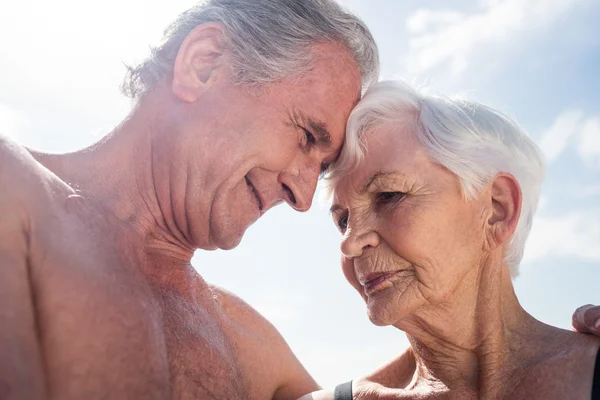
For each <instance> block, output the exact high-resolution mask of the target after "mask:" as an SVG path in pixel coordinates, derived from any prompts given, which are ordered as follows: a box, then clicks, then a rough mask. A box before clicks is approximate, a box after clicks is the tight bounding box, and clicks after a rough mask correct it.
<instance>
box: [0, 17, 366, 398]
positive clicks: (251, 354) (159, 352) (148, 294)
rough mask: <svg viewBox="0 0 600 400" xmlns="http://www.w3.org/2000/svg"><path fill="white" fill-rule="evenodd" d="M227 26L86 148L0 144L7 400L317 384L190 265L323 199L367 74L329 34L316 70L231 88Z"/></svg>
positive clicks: (201, 41) (217, 393) (213, 30)
mask: <svg viewBox="0 0 600 400" xmlns="http://www.w3.org/2000/svg"><path fill="white" fill-rule="evenodd" d="M220 29H221V28H220V26H218V25H217V24H204V25H200V26H199V27H198V28H196V29H195V30H194V31H193V32H192V33H191V34H190V35H189V36H188V37H187V38H186V40H185V41H184V43H183V44H182V47H181V49H180V52H179V54H178V56H177V59H176V62H175V67H174V72H173V76H172V77H170V78H169V79H165V80H164V81H162V82H160V84H159V85H158V86H157V87H156V88H155V89H154V90H152V91H151V92H150V93H148V94H147V95H145V96H144V97H143V98H142V99H141V100H140V102H139V103H138V104H137V105H136V107H135V108H134V110H133V111H132V112H131V114H130V115H129V116H128V118H127V119H126V120H124V121H123V122H122V123H121V124H120V125H119V126H118V127H117V128H116V129H115V130H114V131H113V132H112V133H111V134H110V135H108V136H107V137H105V138H104V139H103V140H102V141H100V142H99V143H97V144H96V145H94V146H92V147H90V148H89V149H85V150H82V151H79V152H75V153H72V154H64V155H51V154H43V153H39V152H35V151H32V150H28V149H25V148H23V147H22V146H20V145H18V144H16V143H14V142H11V141H9V140H7V139H6V140H5V139H2V140H1V141H0V209H1V210H2V218H1V219H0V274H1V276H0V326H2V329H1V330H0V398H2V399H46V398H52V399H108V398H110V399H192V398H193V399H219V400H227V399H231V400H239V399H268V398H274V399H296V398H298V397H300V396H301V395H303V394H305V393H308V392H311V391H314V390H317V389H318V385H317V384H316V383H315V381H314V380H313V379H312V378H311V377H310V375H308V373H307V372H306V371H305V369H304V368H303V367H302V365H300V363H299V362H298V360H297V359H296V357H295V356H294V355H293V353H292V352H291V350H290V349H289V347H288V346H287V344H286V343H285V341H284V340H283V338H282V337H281V336H280V335H279V333H278V332H277V331H276V330H275V328H274V327H273V326H272V325H271V324H269V323H268V322H267V321H266V320H265V319H264V318H263V317H262V316H260V315H259V314H258V313H257V312H256V311H254V310H253V309H252V308H251V307H250V306H249V305H247V304H246V303H244V302H243V301H242V300H240V299H239V298H237V297H236V296H235V295H233V294H232V293H229V292H227V291H225V290H223V289H220V288H218V287H215V286H214V285H211V284H209V283H208V282H206V281H204V279H203V278H202V276H201V275H200V274H199V273H198V272H197V271H196V270H195V269H194V268H193V267H192V266H191V264H190V260H191V258H192V255H193V252H194V250H196V249H197V248H201V249H215V248H221V249H229V248H232V247H235V246H236V245H237V244H238V243H239V241H240V240H241V238H242V236H243V234H244V232H245V230H246V229H247V228H248V226H250V225H251V224H252V223H254V222H255V221H256V220H257V219H258V218H259V217H260V216H261V215H263V214H264V213H265V212H266V211H267V210H269V209H270V208H271V207H273V206H275V205H276V204H279V203H281V202H287V203H288V204H289V205H290V206H292V207H293V208H295V209H296V210H299V211H305V210H307V209H308V208H309V207H310V205H311V201H312V197H313V194H314V191H315V187H316V183H317V179H318V176H319V173H320V171H321V169H322V167H323V166H324V165H327V164H328V163H330V162H332V161H334V160H335V158H336V157H337V155H338V153H339V150H340V148H341V145H342V141H343V136H344V126H345V122H346V119H347V117H348V114H349V113H350V110H351V109H352V107H353V106H354V105H355V104H356V101H357V99H358V97H359V95H360V89H361V84H360V75H359V71H358V67H357V66H356V64H355V63H354V61H353V60H352V59H351V57H350V55H349V54H348V52H347V51H346V50H345V49H343V48H341V47H340V46H339V45H337V44H335V43H321V44H316V45H315V48H314V52H315V59H314V65H312V68H311V69H310V71H309V72H308V73H306V74H303V75H301V76H292V77H289V78H287V79H284V80H282V81H280V82H278V83H275V84H272V85H268V86H264V87H262V88H260V90H256V89H250V88H245V87H239V86H235V85H233V84H232V83H231V72H230V71H231V68H230V65H229V61H228V60H229V59H228V57H229V55H228V50H227V48H225V47H223V43H222V37H223V35H222V31H221V30H220ZM317 128H318V129H317ZM325 129H326V130H327V131H328V133H327V134H324V130H325ZM319 132H320V134H319ZM246 267H251V266H240V268H246ZM201 270H202V266H200V271H201Z"/></svg>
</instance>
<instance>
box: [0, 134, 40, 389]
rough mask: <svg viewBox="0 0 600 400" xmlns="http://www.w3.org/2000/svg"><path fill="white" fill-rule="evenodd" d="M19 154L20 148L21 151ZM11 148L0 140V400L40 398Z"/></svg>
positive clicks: (18, 175)
mask: <svg viewBox="0 0 600 400" xmlns="http://www.w3.org/2000/svg"><path fill="white" fill-rule="evenodd" d="M23 151H24V150H23ZM21 161H22V159H20V157H19V154H18V149H17V150H16V152H15V147H14V145H11V144H10V143H7V142H6V141H3V140H2V139H1V138H0V399H2V400H4V399H38V398H39V399H41V398H44V397H45V387H44V374H43V360H42V356H41V351H40V345H39V341H38V334H37V332H38V329H39V327H38V326H36V318H35V308H34V301H33V298H34V296H33V293H32V287H31V280H30V274H29V271H28V263H27V258H28V248H27V247H28V238H27V231H26V228H25V226H26V224H25V223H24V221H25V220H26V219H25V217H26V216H25V213H24V203H23V202H22V199H21V197H22V196H21V195H22V194H23V193H24V192H26V191H22V190H21V187H19V185H27V175H28V174H26V173H22V171H20V170H19V169H20V168H21V167H22V165H23V164H22V163H21Z"/></svg>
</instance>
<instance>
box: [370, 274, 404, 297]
mask: <svg viewBox="0 0 600 400" xmlns="http://www.w3.org/2000/svg"><path fill="white" fill-rule="evenodd" d="M398 272H400V271H393V272H376V273H372V274H369V275H367V276H366V277H365V279H364V280H361V282H360V284H361V285H362V286H363V289H364V291H365V293H366V294H371V293H374V292H376V291H378V290H380V289H383V288H384V284H385V283H386V282H387V281H388V280H389V279H390V278H391V277H393V276H394V275H396V274H397V273H398Z"/></svg>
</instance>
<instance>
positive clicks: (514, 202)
mask: <svg viewBox="0 0 600 400" xmlns="http://www.w3.org/2000/svg"><path fill="white" fill-rule="evenodd" d="M489 193H490V201H491V211H492V212H491V216H490V217H489V219H488V228H489V233H490V239H491V240H490V243H491V244H492V246H493V247H498V246H500V245H502V244H503V243H505V242H506V241H507V240H508V239H509V238H510V237H511V236H512V234H513V233H514V231H515V230H516V229H517V224H518V222H519V217H520V215H521V202H522V197H521V187H520V186H519V183H518V182H517V180H516V179H515V177H514V176H512V175H510V174H506V173H501V174H498V175H497V176H496V177H495V178H494V181H493V182H492V185H491V189H490V192H489Z"/></svg>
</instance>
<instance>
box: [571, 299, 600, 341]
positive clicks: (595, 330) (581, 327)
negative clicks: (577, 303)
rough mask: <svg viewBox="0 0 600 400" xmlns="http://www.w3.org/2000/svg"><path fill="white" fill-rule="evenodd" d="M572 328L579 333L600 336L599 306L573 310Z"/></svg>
mask: <svg viewBox="0 0 600 400" xmlns="http://www.w3.org/2000/svg"><path fill="white" fill-rule="evenodd" d="M573 328H575V330H577V331H578V332H581V333H592V334H594V335H596V336H600V306H594V305H592V304H588V305H585V306H582V307H579V308H578V309H577V310H575V312H574V313H573Z"/></svg>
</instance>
